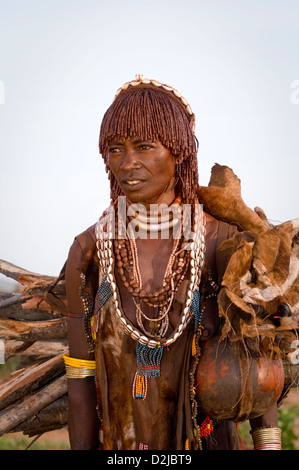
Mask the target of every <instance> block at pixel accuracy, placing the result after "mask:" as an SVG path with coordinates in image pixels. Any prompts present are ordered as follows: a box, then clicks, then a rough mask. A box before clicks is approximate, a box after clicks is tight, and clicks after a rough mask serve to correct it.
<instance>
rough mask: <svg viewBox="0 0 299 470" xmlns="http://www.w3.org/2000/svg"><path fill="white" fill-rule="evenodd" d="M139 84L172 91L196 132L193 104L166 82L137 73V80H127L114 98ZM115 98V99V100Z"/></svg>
mask: <svg viewBox="0 0 299 470" xmlns="http://www.w3.org/2000/svg"><path fill="white" fill-rule="evenodd" d="M139 85H148V86H153V87H155V88H161V89H162V90H164V91H166V92H168V93H171V94H172V95H173V96H174V97H175V98H176V99H177V100H178V101H179V103H180V104H181V106H182V107H183V108H184V110H185V112H186V114H187V116H188V119H189V121H190V124H191V127H192V130H193V132H195V114H194V113H193V111H192V109H191V106H190V105H189V103H188V101H187V100H186V99H185V98H184V97H183V96H182V95H181V93H180V92H179V91H178V90H176V89H175V88H173V87H172V86H170V85H166V84H165V83H160V82H158V81H157V80H151V79H149V78H143V75H141V74H136V75H135V80H132V81H131V82H126V83H125V84H124V85H123V86H122V87H121V88H119V89H118V90H117V92H116V94H115V97H114V100H115V99H116V98H117V97H118V96H119V95H120V94H121V93H122V92H123V91H125V90H127V89H128V88H130V87H136V86H139ZM114 100H113V101H114Z"/></svg>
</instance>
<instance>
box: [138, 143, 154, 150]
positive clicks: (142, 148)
mask: <svg viewBox="0 0 299 470" xmlns="http://www.w3.org/2000/svg"><path fill="white" fill-rule="evenodd" d="M151 148H152V146H151V145H148V144H142V145H140V146H139V149H140V150H150V149H151Z"/></svg>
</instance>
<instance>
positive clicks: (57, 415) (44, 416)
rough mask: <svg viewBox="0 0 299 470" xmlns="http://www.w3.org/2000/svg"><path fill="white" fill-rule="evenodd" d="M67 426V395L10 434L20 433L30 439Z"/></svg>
mask: <svg viewBox="0 0 299 470" xmlns="http://www.w3.org/2000/svg"><path fill="white" fill-rule="evenodd" d="M67 424H68V400H67V395H63V396H62V397H61V398H58V399H57V400H55V401H54V402H53V403H51V404H50V405H48V406H46V407H45V408H43V409H42V410H41V411H39V412H38V413H37V414H36V416H35V417H34V418H33V419H32V418H31V419H28V420H27V421H24V422H23V423H22V424H20V425H18V426H16V427H15V428H13V429H12V430H11V431H10V432H19V431H22V432H23V433H24V434H25V435H27V436H29V437H32V436H36V435H38V434H41V433H44V432H49V431H53V430H55V429H61V428H63V427H66V426H67Z"/></svg>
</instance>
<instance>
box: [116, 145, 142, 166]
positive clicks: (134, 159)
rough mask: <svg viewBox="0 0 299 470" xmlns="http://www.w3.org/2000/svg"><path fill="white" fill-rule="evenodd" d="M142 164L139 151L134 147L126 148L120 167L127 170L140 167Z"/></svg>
mask: <svg viewBox="0 0 299 470" xmlns="http://www.w3.org/2000/svg"><path fill="white" fill-rule="evenodd" d="M140 166H141V165H140V162H139V159H138V152H136V151H135V150H134V149H128V150H126V152H124V154H123V157H122V159H121V165H120V168H121V169H122V170H125V171H131V170H133V169H136V168H140Z"/></svg>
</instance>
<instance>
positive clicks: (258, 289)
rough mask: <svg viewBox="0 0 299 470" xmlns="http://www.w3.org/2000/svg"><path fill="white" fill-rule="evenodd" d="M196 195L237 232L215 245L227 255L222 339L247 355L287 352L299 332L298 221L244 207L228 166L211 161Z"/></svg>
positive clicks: (221, 304) (221, 302) (222, 292)
mask: <svg viewBox="0 0 299 470" xmlns="http://www.w3.org/2000/svg"><path fill="white" fill-rule="evenodd" d="M198 194H199V198H200V202H201V203H202V204H203V206H204V209H205V210H206V211H207V212H208V213H210V214H211V215H212V216H214V217H215V218H217V219H219V220H222V221H224V222H228V223H230V224H234V225H236V226H237V228H238V230H239V231H238V232H237V234H236V235H235V236H234V237H233V238H230V239H229V240H226V241H225V242H223V243H222V244H221V245H220V247H219V251H221V252H223V253H225V254H226V255H228V256H229V263H228V265H227V268H226V271H225V273H224V276H223V279H222V284H221V290H220V293H219V296H218V304H219V312H220V316H221V317H222V318H223V328H222V339H227V338H228V339H229V340H230V341H241V342H243V343H244V344H246V346H247V348H248V349H249V350H250V352H251V353H257V352H258V353H260V352H261V351H262V352H266V353H268V352H271V353H272V354H273V353H274V354H276V355H278V356H281V355H283V354H286V353H288V352H290V350H291V347H292V341H293V340H295V339H297V336H298V331H299V323H298V320H299V257H298V253H299V219H295V220H293V221H289V222H285V223H282V224H280V225H277V226H273V225H272V224H270V223H269V222H268V221H267V218H266V216H265V214H264V212H263V211H262V210H261V209H260V208H256V209H255V210H254V211H253V210H251V209H250V208H249V207H247V206H246V204H245V203H244V201H243V199H242V197H241V184H240V180H239V179H238V178H237V176H236V175H235V174H234V173H233V171H232V170H231V169H230V168H228V167H227V166H221V165H218V164H216V165H214V167H213V168H212V173H211V179H210V182H209V185H208V186H207V187H203V186H199V188H198Z"/></svg>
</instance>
